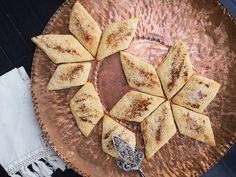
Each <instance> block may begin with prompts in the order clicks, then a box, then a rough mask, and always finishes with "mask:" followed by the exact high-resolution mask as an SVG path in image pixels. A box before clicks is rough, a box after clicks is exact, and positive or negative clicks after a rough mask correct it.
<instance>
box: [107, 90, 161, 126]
mask: <svg viewBox="0 0 236 177" xmlns="http://www.w3.org/2000/svg"><path fill="white" fill-rule="evenodd" d="M164 101H165V99H164V98H161V97H156V96H152V95H148V94H145V93H141V92H137V91H130V92H128V93H126V94H125V95H124V96H123V97H122V98H121V99H120V100H119V101H118V102H117V103H116V104H115V106H114V107H113V108H112V109H111V111H110V113H109V114H110V116H111V117H114V118H116V119H121V120H127V121H134V122H142V121H143V119H145V118H146V117H147V116H149V115H150V114H151V113H152V112H153V111H154V110H155V109H156V108H157V107H158V106H159V105H160V104H161V103H162V102H164Z"/></svg>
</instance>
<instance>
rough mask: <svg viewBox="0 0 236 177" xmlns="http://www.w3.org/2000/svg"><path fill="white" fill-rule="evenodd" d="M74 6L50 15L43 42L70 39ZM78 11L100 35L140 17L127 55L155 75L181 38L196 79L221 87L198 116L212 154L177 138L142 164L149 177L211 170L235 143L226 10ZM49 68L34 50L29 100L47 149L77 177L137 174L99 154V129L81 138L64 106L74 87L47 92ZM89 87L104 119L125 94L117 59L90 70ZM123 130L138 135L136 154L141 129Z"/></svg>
mask: <svg viewBox="0 0 236 177" xmlns="http://www.w3.org/2000/svg"><path fill="white" fill-rule="evenodd" d="M74 2H75V0H68V1H66V2H65V3H64V4H63V5H62V6H61V7H60V8H59V9H58V10H57V11H56V13H55V14H54V15H53V17H52V18H51V20H50V21H49V22H48V24H47V26H46V27H45V30H44V32H43V33H44V34H48V33H57V34H68V33H69V30H68V22H69V16H70V11H71V8H72V6H73V4H74ZM81 3H82V4H83V5H84V7H85V8H86V9H87V10H88V12H89V13H90V14H91V15H92V16H93V17H94V19H95V20H96V21H97V22H98V23H99V24H100V25H101V28H102V29H103V28H104V25H106V24H108V23H110V22H114V21H118V20H122V19H126V18H129V17H131V16H138V17H139V19H140V21H139V25H138V29H137V32H136V35H135V38H134V40H133V42H132V44H131V46H130V48H129V49H128V50H129V51H130V52H131V53H134V54H135V55H138V56H141V57H143V58H145V59H146V60H147V61H148V62H150V63H152V64H154V65H155V66H156V67H157V66H158V64H159V63H160V61H161V59H163V57H164V56H165V54H166V53H167V51H168V48H169V46H170V45H172V44H173V41H175V40H176V39H177V38H182V39H183V40H184V41H185V43H186V46H187V48H188V50H189V54H190V57H191V62H192V64H193V68H194V71H195V73H197V74H200V75H203V76H206V77H209V78H211V79H214V80H216V81H218V82H220V83H221V85H222V86H221V89H220V91H219V93H218V94H217V97H216V98H215V99H214V101H213V102H212V103H211V104H210V105H209V106H208V108H207V109H206V110H205V111H204V114H206V115H207V116H209V117H210V120H211V122H212V127H213V131H214V134H215V139H216V147H210V146H208V145H206V144H203V143H200V142H198V141H195V140H192V139H190V138H188V137H186V136H183V135H180V134H179V133H177V134H176V135H175V136H174V137H173V138H172V139H171V140H170V141H169V143H168V144H167V145H165V146H164V147H163V148H161V150H160V151H158V152H157V153H156V154H155V157H154V158H152V159H150V160H146V159H145V160H144V161H143V164H142V169H143V171H144V172H145V174H146V176H148V177H151V176H153V177H154V176H155V177H156V176H159V177H162V176H172V177H174V176H179V177H182V176H198V175H200V174H201V173H203V172H204V171H206V170H207V169H209V168H210V167H211V166H212V165H213V164H215V163H216V162H217V160H219V159H220V158H221V157H222V156H224V154H225V153H226V151H227V150H228V149H229V147H230V145H231V144H232V143H233V142H234V141H235V139H236V70H235V68H236V45H235V44H236V25H235V22H233V21H232V20H231V19H230V17H229V16H228V14H227V13H226V11H225V9H224V8H223V7H222V6H221V5H220V4H218V3H217V1H214V0H204V1H203V0H171V1H170V0H168V1H164V0H133V1H127V0H103V1H100V0H86V1H85V0H84V1H81ZM160 41H161V42H160ZM55 68H56V65H55V64H54V63H52V62H51V61H50V60H49V58H48V57H47V56H46V55H45V54H44V53H43V52H42V51H41V50H39V49H38V48H37V49H36V51H35V54H34V59H33V66H32V97H33V103H34V108H35V112H36V115H37V117H38V120H39V122H40V125H41V127H42V130H43V132H44V133H45V134H46V135H47V137H48V139H49V142H50V144H51V146H52V147H53V148H54V149H55V151H56V152H57V153H58V154H59V156H60V157H61V158H62V159H64V160H65V162H67V163H68V164H69V165H70V166H71V167H72V168H73V169H74V170H75V171H77V172H78V173H80V174H81V175H83V176H93V177H95V176H96V177H108V176H109V177H110V176H123V177H124V176H129V177H132V176H137V175H138V174H137V173H135V172H128V173H127V172H123V171H121V170H119V169H118V168H117V166H116V163H115V161H114V159H112V158H111V157H110V156H109V155H107V154H105V153H104V152H103V151H102V148H101V128H102V126H101V125H102V121H99V123H98V125H97V126H96V127H95V129H94V130H93V132H92V133H91V136H89V137H88V138H85V137H84V136H83V135H82V134H81V133H80V131H79V129H78V128H77V126H76V122H75V120H74V118H73V116H72V114H71V111H70V108H69V104H68V103H69V100H70V99H71V98H72V97H73V95H74V93H75V92H76V91H78V90H79V87H75V88H71V89H66V90H61V91H50V92H49V91H47V89H46V86H47V83H48V81H49V79H50V77H51V76H52V74H53V72H54V71H55ZM89 80H90V81H91V82H93V83H94V85H95V87H96V88H97V90H98V91H99V94H100V96H101V98H102V102H103V104H104V106H105V108H106V110H107V111H109V110H110V108H111V107H112V106H113V105H114V104H115V103H116V102H117V101H118V100H119V98H120V97H121V96H122V95H123V94H125V93H126V92H127V91H128V90H129V87H128V86H127V83H126V81H125V77H124V74H123V71H122V69H121V66H120V62H119V57H118V54H114V55H112V56H111V57H109V59H105V60H103V61H102V62H99V63H97V62H93V67H92V70H91V73H90V79H89ZM124 124H125V126H126V127H128V128H130V129H131V130H132V131H134V132H135V133H136V135H137V136H136V137H137V144H138V148H139V149H143V142H142V138H141V134H140V128H139V125H138V124H135V123H126V122H124Z"/></svg>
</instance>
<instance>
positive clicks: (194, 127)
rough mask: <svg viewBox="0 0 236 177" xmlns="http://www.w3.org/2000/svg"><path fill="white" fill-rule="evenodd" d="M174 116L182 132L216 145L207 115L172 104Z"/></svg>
mask: <svg viewBox="0 0 236 177" xmlns="http://www.w3.org/2000/svg"><path fill="white" fill-rule="evenodd" d="M171 106H172V110H173V116H174V119H175V122H176V124H177V126H178V129H179V131H180V133H181V134H183V135H186V136H189V137H190V138H193V139H196V140H198V141H201V142H203V143H206V144H209V145H211V146H215V139H214V134H213V131H212V128H211V123H210V120H209V118H208V117H207V116H204V115H202V114H199V113H196V112H193V111H191V110H189V109H186V108H183V107H181V106H178V105H175V104H172V105H171Z"/></svg>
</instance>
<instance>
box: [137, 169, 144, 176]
mask: <svg viewBox="0 0 236 177" xmlns="http://www.w3.org/2000/svg"><path fill="white" fill-rule="evenodd" d="M138 171H139V174H140V176H141V177H145V175H144V172H143V170H142V169H141V168H140V169H139V170H138Z"/></svg>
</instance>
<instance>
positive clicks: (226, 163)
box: [0, 0, 236, 177]
mask: <svg viewBox="0 0 236 177" xmlns="http://www.w3.org/2000/svg"><path fill="white" fill-rule="evenodd" d="M222 1H224V2H223V3H224V4H226V5H228V6H229V7H230V8H231V9H232V8H233V6H232V5H231V4H230V3H235V2H236V1H232V0H231V1H226V0H222ZM63 2H64V1H63V0H0V75H2V74H4V73H5V72H7V71H9V70H11V69H13V68H15V67H20V66H24V68H25V69H26V71H27V73H28V74H29V75H30V70H31V64H32V57H33V53H34V49H35V45H34V44H33V43H32V42H31V40H30V39H31V37H32V36H36V35H39V34H41V32H42V30H43V28H44V26H45V25H46V23H47V21H48V20H49V18H50V17H51V16H52V15H53V13H54V12H55V11H56V10H57V8H58V7H59V6H60V5H61V4H62V3H63ZM233 10H236V9H233ZM233 12H234V14H235V12H236V11H233ZM1 143H4V142H1ZM0 150H1V145H0ZM0 158H1V157H0ZM7 176H8V175H7V173H6V172H5V171H4V169H3V168H2V167H1V166H0V177H7ZM53 176H54V177H62V176H63V177H80V175H78V174H77V173H76V172H74V171H73V170H71V169H70V170H66V171H65V172H61V171H60V170H57V171H56V172H54V174H53ZM202 177H236V144H234V145H233V146H232V147H231V149H230V150H229V152H228V153H227V154H226V155H225V157H223V158H222V159H221V160H220V161H219V162H218V163H217V164H216V165H215V166H214V167H213V168H211V169H210V170H209V171H208V172H206V173H205V174H203V175H202Z"/></svg>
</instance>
